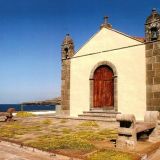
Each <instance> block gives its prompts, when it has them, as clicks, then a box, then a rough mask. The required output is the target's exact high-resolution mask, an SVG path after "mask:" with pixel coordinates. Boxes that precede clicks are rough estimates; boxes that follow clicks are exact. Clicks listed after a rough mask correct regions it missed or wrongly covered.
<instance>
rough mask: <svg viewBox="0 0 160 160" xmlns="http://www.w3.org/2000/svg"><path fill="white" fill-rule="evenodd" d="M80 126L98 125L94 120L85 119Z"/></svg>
mask: <svg viewBox="0 0 160 160" xmlns="http://www.w3.org/2000/svg"><path fill="white" fill-rule="evenodd" d="M79 126H82V127H99V125H98V124H97V123H96V122H95V121H85V122H82V123H80V124H79Z"/></svg>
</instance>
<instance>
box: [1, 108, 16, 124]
mask: <svg viewBox="0 0 160 160" xmlns="http://www.w3.org/2000/svg"><path fill="white" fill-rule="evenodd" d="M15 111H16V110H15V109H14V108H9V109H7V111H6V112H0V121H5V122H7V121H12V120H13V112H15Z"/></svg>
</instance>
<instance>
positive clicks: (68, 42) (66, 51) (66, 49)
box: [61, 34, 74, 114]
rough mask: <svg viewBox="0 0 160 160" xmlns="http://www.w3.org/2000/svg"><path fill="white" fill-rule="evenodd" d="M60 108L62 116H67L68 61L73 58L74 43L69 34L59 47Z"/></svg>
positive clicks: (68, 99) (68, 103)
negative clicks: (60, 62)
mask: <svg viewBox="0 0 160 160" xmlns="http://www.w3.org/2000/svg"><path fill="white" fill-rule="evenodd" d="M61 53H62V54H61V60H62V72H61V107H62V114H69V110H70V59H71V58H72V57H73V56H74V43H73V40H72V38H71V37H70V35H69V34H67V35H66V36H65V38H64V40H63V43H62V46H61Z"/></svg>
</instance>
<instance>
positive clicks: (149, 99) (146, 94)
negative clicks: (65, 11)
mask: <svg viewBox="0 0 160 160" xmlns="http://www.w3.org/2000/svg"><path fill="white" fill-rule="evenodd" d="M61 79H62V88H61V101H62V103H61V105H62V113H63V114H68V115H70V116H73V117H76V116H78V115H79V114H82V113H83V112H84V111H90V110H101V111H115V112H120V113H128V114H129V113H132V114H134V115H135V116H136V119H139V120H141V119H143V117H144V113H145V111H146V110H158V111H160V14H159V13H158V12H157V11H156V9H153V10H152V13H151V15H150V16H149V17H148V18H147V20H146V23H145V38H137V37H132V36H129V35H126V34H124V33H122V32H119V31H117V30H115V29H113V28H112V25H111V24H109V23H108V17H105V18H104V23H103V24H102V25H101V26H100V31H98V32H97V33H96V34H95V35H94V36H93V37H92V38H90V39H89V40H88V41H87V42H86V43H85V44H84V45H83V46H82V47H81V48H80V49H79V50H78V51H77V52H76V53H75V51H74V42H73V40H72V38H71V37H70V35H68V34H67V35H66V37H65V39H64V41H63V43H62V77H61Z"/></svg>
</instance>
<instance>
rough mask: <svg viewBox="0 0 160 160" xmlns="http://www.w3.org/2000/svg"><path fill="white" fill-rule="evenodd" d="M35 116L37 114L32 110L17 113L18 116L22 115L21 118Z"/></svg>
mask: <svg viewBox="0 0 160 160" xmlns="http://www.w3.org/2000/svg"><path fill="white" fill-rule="evenodd" d="M33 116H35V115H34V114H32V113H30V112H26V111H19V112H17V114H16V117H20V118H25V117H33Z"/></svg>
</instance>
